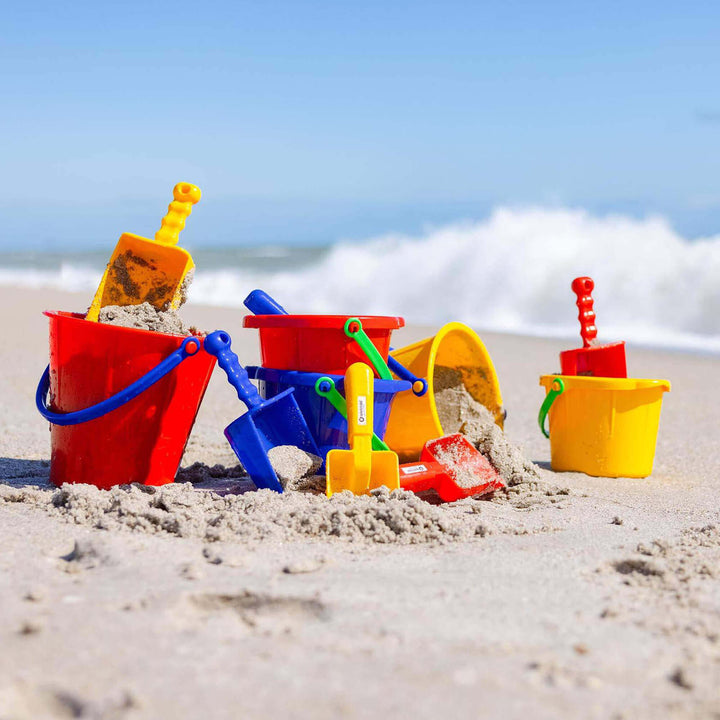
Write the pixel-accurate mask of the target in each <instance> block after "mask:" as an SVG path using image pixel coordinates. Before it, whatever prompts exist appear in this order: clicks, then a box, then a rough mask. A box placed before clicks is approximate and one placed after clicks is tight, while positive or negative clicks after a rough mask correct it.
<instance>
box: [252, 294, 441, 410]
mask: <svg viewBox="0 0 720 720" xmlns="http://www.w3.org/2000/svg"><path fill="white" fill-rule="evenodd" d="M243 304H244V305H245V307H246V308H247V309H248V310H249V311H250V312H251V313H252V314H253V315H287V314H288V312H287V310H285V308H284V307H283V306H282V305H280V303H279V302H278V301H277V300H275V299H274V298H272V297H270V295H268V294H267V293H266V292H265V291H264V290H253V291H252V292H251V293H250V294H249V295H248V296H247V297H246V298H245V300H243ZM361 329H362V328H361ZM368 342H370V341H369V340H368ZM361 347H362V345H361ZM390 349H391V350H392V348H390ZM387 365H388V367H389V368H390V370H392V371H393V372H394V373H395V374H396V375H397V376H398V377H399V378H400V379H401V380H407V381H408V382H411V383H412V384H413V387H412V391H413V393H414V394H415V395H417V396H418V397H421V396H422V395H424V394H425V393H426V392H427V389H428V384H427V380H425V379H424V378H419V377H417V376H416V375H413V374H412V373H411V372H410V371H409V370H408V369H407V368H406V367H404V366H403V365H401V364H400V363H399V362H398V361H397V360H396V359H395V358H394V357H393V356H392V355H390V356H389V357H388V359H387ZM390 377H392V376H390Z"/></svg>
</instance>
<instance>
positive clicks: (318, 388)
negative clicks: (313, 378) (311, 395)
mask: <svg viewBox="0 0 720 720" xmlns="http://www.w3.org/2000/svg"><path fill="white" fill-rule="evenodd" d="M315 392H316V393H317V394H318V395H319V396H320V397H324V398H325V399H327V400H328V401H329V402H330V404H331V405H332V406H333V407H334V408H335V409H336V410H337V411H338V412H339V413H340V414H341V415H342V416H343V417H344V418H345V420H347V402H346V401H345V398H344V397H343V396H342V395H341V394H340V393H339V391H338V389H337V388H336V387H335V382H334V381H333V379H332V378H329V377H321V378H318V380H317V382H316V383H315ZM372 449H373V450H389V449H390V448H389V447H388V446H387V445H386V444H385V443H384V442H383V441H382V440H381V439H380V438H379V437H378V436H377V435H376V434H375V433H373V436H372Z"/></svg>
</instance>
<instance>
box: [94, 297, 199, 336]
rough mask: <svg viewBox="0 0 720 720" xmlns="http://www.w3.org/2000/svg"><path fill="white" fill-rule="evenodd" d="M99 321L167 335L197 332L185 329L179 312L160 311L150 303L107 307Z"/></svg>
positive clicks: (101, 312)
mask: <svg viewBox="0 0 720 720" xmlns="http://www.w3.org/2000/svg"><path fill="white" fill-rule="evenodd" d="M99 321H100V322H101V323H106V324H108V325H118V326H119V327H126V328H138V329H140V330H152V331H153V332H159V333H164V334H166V335H183V336H185V335H191V334H194V333H193V331H194V330H195V328H186V327H185V325H184V323H183V321H182V319H181V317H180V315H179V313H178V312H177V310H158V309H157V308H156V307H155V306H153V305H151V304H150V303H148V302H144V303H141V304H140V305H107V306H106V307H104V308H102V309H101V310H100V317H99Z"/></svg>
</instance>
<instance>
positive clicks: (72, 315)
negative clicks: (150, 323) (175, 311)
mask: <svg viewBox="0 0 720 720" xmlns="http://www.w3.org/2000/svg"><path fill="white" fill-rule="evenodd" d="M43 315H45V316H46V317H49V318H52V317H61V318H63V319H67V320H78V321H80V322H93V321H92V320H86V319H85V313H78V312H67V311H65V310H43ZM93 324H94V325H99V326H100V327H105V328H107V327H109V328H113V330H116V331H121V330H127V331H131V332H133V333H144V334H145V335H149V336H150V337H157V336H158V335H161V336H162V337H165V338H173V340H175V339H177V340H178V345H180V343H181V342H182V341H183V340H184V339H185V338H186V337H189V336H188V335H179V334H175V333H161V332H158V331H157V330H145V329H143V328H134V327H125V326H124V325H114V324H113V323H101V322H93Z"/></svg>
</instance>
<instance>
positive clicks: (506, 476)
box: [433, 366, 540, 486]
mask: <svg viewBox="0 0 720 720" xmlns="http://www.w3.org/2000/svg"><path fill="white" fill-rule="evenodd" d="M433 385H434V389H435V405H436V407H437V413H438V417H439V418H440V424H441V425H442V428H443V432H444V433H445V434H446V435H450V434H452V433H456V432H459V433H462V434H463V435H465V436H466V437H467V438H468V440H470V442H471V443H472V444H473V445H475V447H476V448H477V449H478V450H479V451H480V452H481V453H482V454H483V455H485V456H486V457H487V458H488V459H489V460H490V462H491V463H492V464H493V467H494V468H495V469H496V470H497V471H498V473H499V474H500V476H501V477H502V479H503V480H504V481H505V483H506V484H507V485H508V486H512V485H518V484H520V483H527V482H533V481H536V480H539V479H540V472H539V471H538V468H537V467H536V465H535V464H534V463H532V462H531V461H530V460H528V459H526V458H525V456H524V455H523V454H522V451H521V450H520V448H518V447H516V446H515V445H513V444H512V443H511V442H510V441H509V440H508V439H507V437H506V435H505V433H504V432H503V431H502V430H501V429H500V428H499V427H498V426H497V425H496V424H495V418H494V417H493V414H492V413H491V412H490V411H489V410H488V409H487V408H486V407H485V406H484V405H481V404H480V403H479V402H478V401H477V400H475V398H474V397H473V396H472V395H471V394H470V393H469V392H468V389H467V388H466V387H465V385H464V384H463V379H462V374H461V373H460V372H459V371H458V370H457V369H456V368H451V367H443V366H436V367H435V373H434V375H433Z"/></svg>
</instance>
